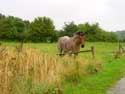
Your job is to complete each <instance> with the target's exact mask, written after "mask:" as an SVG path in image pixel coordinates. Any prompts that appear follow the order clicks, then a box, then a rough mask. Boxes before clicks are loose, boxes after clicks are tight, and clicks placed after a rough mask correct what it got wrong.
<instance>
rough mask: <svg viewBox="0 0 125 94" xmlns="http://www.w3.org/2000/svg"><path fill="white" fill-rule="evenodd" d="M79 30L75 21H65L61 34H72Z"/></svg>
mask: <svg viewBox="0 0 125 94" xmlns="http://www.w3.org/2000/svg"><path fill="white" fill-rule="evenodd" d="M77 30H78V27H77V25H76V24H75V23H74V22H69V23H65V25H64V27H63V30H62V32H61V34H62V35H68V36H72V35H73V33H75V32H76V31H77Z"/></svg>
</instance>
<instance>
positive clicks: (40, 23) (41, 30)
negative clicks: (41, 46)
mask: <svg viewBox="0 0 125 94" xmlns="http://www.w3.org/2000/svg"><path fill="white" fill-rule="evenodd" d="M77 31H82V32H85V33H86V40H87V41H108V42H116V41H118V37H117V35H116V34H115V33H113V32H106V31H104V30H103V29H101V28H100V26H99V24H98V23H95V24H89V23H83V24H78V25H77V24H75V23H74V22H69V23H65V24H64V27H63V28H62V29H61V30H56V29H55V26H54V22H53V20H52V19H50V18H49V17H37V18H35V19H34V20H33V21H32V22H30V21H28V20H22V19H20V18H17V17H13V16H5V15H3V14H0V40H5V41H24V42H55V41H57V39H58V37H60V36H63V35H68V36H72V35H73V33H75V32H77Z"/></svg>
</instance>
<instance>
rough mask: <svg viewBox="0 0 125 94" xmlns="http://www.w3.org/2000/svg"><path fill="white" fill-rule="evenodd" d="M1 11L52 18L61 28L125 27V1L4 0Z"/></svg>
mask: <svg viewBox="0 0 125 94" xmlns="http://www.w3.org/2000/svg"><path fill="white" fill-rule="evenodd" d="M0 13H2V14H5V15H12V16H16V17H20V18H22V19H25V20H30V21H32V20H33V19H34V18H35V17H38V16H47V17H51V18H52V19H53V21H54V23H55V25H56V27H57V29H60V28H62V27H63V25H64V22H70V21H74V22H75V23H77V24H79V23H84V22H90V23H95V22H98V23H99V24H100V26H101V27H102V28H103V29H105V30H108V31H116V30H123V29H124V30H125V0H0Z"/></svg>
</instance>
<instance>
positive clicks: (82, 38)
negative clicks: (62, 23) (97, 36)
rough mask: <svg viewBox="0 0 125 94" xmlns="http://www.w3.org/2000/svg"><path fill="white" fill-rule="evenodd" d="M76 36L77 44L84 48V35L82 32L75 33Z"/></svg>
mask: <svg viewBox="0 0 125 94" xmlns="http://www.w3.org/2000/svg"><path fill="white" fill-rule="evenodd" d="M76 35H77V36H78V39H79V43H80V45H81V47H82V48H83V47H84V46H85V33H84V32H76Z"/></svg>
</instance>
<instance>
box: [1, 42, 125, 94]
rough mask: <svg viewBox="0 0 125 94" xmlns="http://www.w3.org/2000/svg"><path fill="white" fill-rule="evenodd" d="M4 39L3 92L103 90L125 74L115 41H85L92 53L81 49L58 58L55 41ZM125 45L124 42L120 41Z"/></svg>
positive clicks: (92, 93)
mask: <svg viewBox="0 0 125 94" xmlns="http://www.w3.org/2000/svg"><path fill="white" fill-rule="evenodd" d="M18 45H20V44H19V43H14V42H3V43H2V46H0V50H1V49H3V48H4V47H5V49H6V50H5V51H4V52H3V53H0V92H2V94H106V91H107V89H108V88H109V87H111V86H112V85H113V84H114V83H115V82H116V81H117V80H118V79H120V78H121V77H122V76H124V74H125V72H124V71H125V68H124V67H125V55H124V54H123V55H121V56H120V58H118V59H115V58H114V54H115V53H112V52H115V51H116V50H117V49H118V43H107V42H87V43H86V45H85V48H82V49H81V50H88V49H90V47H91V46H95V48H96V58H95V59H92V55H91V53H80V54H79V55H78V57H77V58H76V59H74V58H72V57H69V56H65V57H62V58H60V57H59V56H57V55H56V54H57V53H58V50H57V45H56V43H25V44H24V45H23V49H22V51H21V52H18V51H17V48H16V46H18ZM122 45H123V47H125V43H123V44H122Z"/></svg>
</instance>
